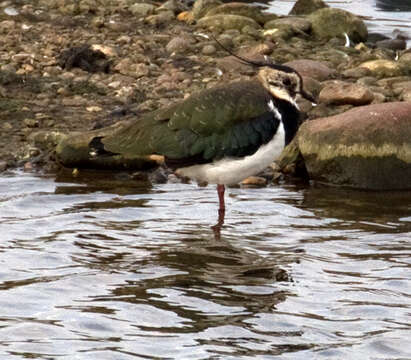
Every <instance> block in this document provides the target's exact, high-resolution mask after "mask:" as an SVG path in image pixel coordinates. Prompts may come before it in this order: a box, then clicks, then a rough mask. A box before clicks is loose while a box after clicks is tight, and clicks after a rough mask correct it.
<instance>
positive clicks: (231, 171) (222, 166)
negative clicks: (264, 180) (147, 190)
mask: <svg viewBox="0 0 411 360" xmlns="http://www.w3.org/2000/svg"><path fill="white" fill-rule="evenodd" d="M284 144H285V133H284V127H283V123H282V122H280V125H279V126H278V130H277V133H276V134H275V135H274V137H273V138H272V139H271V141H270V142H268V143H267V144H265V145H263V146H261V147H260V148H259V149H258V150H257V151H256V152H255V153H254V154H253V155H249V156H246V157H244V158H223V159H221V160H218V161H214V162H212V163H209V164H203V165H193V166H188V167H184V168H180V169H177V171H176V174H177V175H179V176H184V177H188V178H190V179H193V180H196V181H197V182H207V183H209V184H221V185H233V184H237V183H239V182H240V181H242V180H244V179H245V178H246V177H248V176H251V175H256V174H258V173H259V172H261V171H263V170H264V169H265V168H266V167H267V166H269V165H270V164H271V163H272V162H273V161H274V160H276V159H277V158H278V157H279V156H280V155H281V152H282V151H283V149H284Z"/></svg>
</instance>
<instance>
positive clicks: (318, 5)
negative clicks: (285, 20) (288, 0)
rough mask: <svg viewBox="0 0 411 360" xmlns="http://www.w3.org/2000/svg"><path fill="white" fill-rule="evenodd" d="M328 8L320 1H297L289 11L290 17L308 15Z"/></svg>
mask: <svg viewBox="0 0 411 360" xmlns="http://www.w3.org/2000/svg"><path fill="white" fill-rule="evenodd" d="M325 7H328V5H327V4H326V3H325V2H324V1H322V0H298V1H297V2H296V3H295V4H294V6H293V8H292V9H291V11H290V15H308V14H311V13H312V12H314V11H316V10H319V9H323V8H325Z"/></svg>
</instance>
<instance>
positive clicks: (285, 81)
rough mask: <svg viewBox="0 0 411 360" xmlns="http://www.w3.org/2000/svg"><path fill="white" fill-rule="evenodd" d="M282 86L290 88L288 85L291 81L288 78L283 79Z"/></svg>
mask: <svg viewBox="0 0 411 360" xmlns="http://www.w3.org/2000/svg"><path fill="white" fill-rule="evenodd" d="M283 85H285V86H290V85H291V80H290V79H289V78H285V79H284V80H283Z"/></svg>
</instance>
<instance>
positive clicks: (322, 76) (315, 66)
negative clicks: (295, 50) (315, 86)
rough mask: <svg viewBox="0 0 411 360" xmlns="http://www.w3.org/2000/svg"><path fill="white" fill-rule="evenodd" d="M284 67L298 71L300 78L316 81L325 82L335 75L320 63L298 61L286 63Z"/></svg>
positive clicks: (305, 60) (306, 60) (304, 60)
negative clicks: (305, 77)
mask: <svg viewBox="0 0 411 360" xmlns="http://www.w3.org/2000/svg"><path fill="white" fill-rule="evenodd" d="M284 65H287V66H289V67H292V68H293V69H294V70H296V71H298V72H299V73H300V75H301V76H308V77H311V78H313V79H316V80H318V81H324V80H327V79H329V78H330V77H332V76H333V75H334V74H335V70H333V69H330V68H329V67H328V66H327V65H326V64H324V63H323V62H320V61H314V60H308V59H300V60H293V61H289V62H286V63H285V64H284Z"/></svg>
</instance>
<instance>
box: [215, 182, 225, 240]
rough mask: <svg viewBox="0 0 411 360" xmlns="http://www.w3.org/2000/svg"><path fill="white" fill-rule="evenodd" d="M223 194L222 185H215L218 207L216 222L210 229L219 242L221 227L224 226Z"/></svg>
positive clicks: (223, 188)
mask: <svg viewBox="0 0 411 360" xmlns="http://www.w3.org/2000/svg"><path fill="white" fill-rule="evenodd" d="M224 192H225V187H224V185H217V193H218V201H219V204H220V206H219V209H218V222H217V224H215V225H214V226H213V227H212V229H213V231H214V236H215V239H216V240H220V237H221V227H222V226H223V224H224V217H225V203H224Z"/></svg>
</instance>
